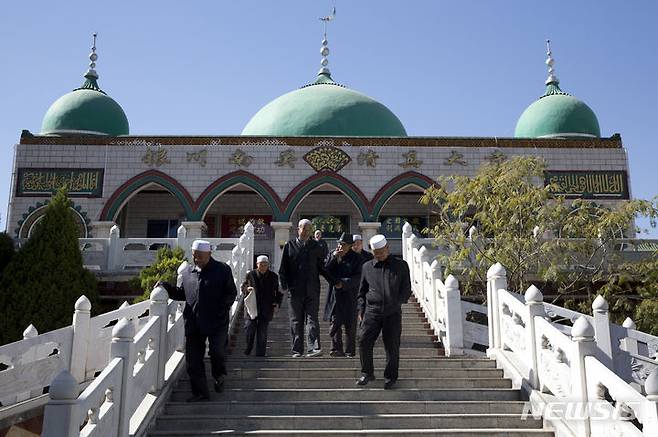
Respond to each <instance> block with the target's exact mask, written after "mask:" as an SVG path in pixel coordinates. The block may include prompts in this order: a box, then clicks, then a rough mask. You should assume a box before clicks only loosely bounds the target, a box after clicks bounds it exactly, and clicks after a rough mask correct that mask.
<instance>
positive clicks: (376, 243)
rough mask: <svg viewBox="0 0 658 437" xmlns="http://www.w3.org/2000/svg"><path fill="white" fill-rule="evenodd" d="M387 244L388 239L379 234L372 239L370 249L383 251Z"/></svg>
mask: <svg viewBox="0 0 658 437" xmlns="http://www.w3.org/2000/svg"><path fill="white" fill-rule="evenodd" d="M386 243H387V242H386V237H384V236H383V235H382V234H377V235H375V236H374V237H372V238H371V239H370V248H371V249H372V250H375V249H381V248H382V247H384V246H386Z"/></svg>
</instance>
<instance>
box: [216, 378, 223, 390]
mask: <svg viewBox="0 0 658 437" xmlns="http://www.w3.org/2000/svg"><path fill="white" fill-rule="evenodd" d="M215 391H216V392H217V393H221V392H223V391H224V378H223V377H222V378H221V379H216V380H215Z"/></svg>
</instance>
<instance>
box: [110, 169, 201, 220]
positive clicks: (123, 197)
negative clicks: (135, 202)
mask: <svg viewBox="0 0 658 437" xmlns="http://www.w3.org/2000/svg"><path fill="white" fill-rule="evenodd" d="M149 184H157V185H159V186H161V187H162V188H164V189H165V190H167V191H169V192H170V193H171V194H172V195H173V196H174V197H175V198H176V199H178V201H179V202H180V204H181V206H182V207H183V210H184V211H185V215H186V216H187V218H188V220H194V216H195V214H194V207H193V204H194V201H193V200H192V196H190V193H189V192H188V191H187V190H186V189H185V187H184V186H182V185H181V184H180V183H179V182H178V181H177V180H176V179H174V178H172V177H171V176H169V175H167V174H165V173H163V172H161V171H159V170H147V171H145V172H143V173H140V174H138V175H137V176H134V177H132V178H130V179H128V180H127V181H126V182H124V183H123V184H122V185H121V186H120V187H119V188H117V189H116V190H115V191H114V193H113V194H112V196H110V198H109V199H108V200H107V202H105V206H104V207H103V210H102V211H101V215H100V220H103V221H114V220H116V218H117V215H118V214H119V211H121V208H123V206H124V205H125V204H126V203H128V201H129V200H130V199H131V198H132V197H133V196H134V195H135V194H137V193H138V192H139V191H140V190H141V189H142V188H143V187H144V186H146V185H149Z"/></svg>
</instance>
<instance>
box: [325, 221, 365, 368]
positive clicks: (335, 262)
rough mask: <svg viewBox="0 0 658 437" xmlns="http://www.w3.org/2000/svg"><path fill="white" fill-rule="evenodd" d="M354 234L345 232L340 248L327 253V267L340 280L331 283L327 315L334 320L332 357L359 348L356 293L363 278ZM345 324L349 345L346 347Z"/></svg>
mask: <svg viewBox="0 0 658 437" xmlns="http://www.w3.org/2000/svg"><path fill="white" fill-rule="evenodd" d="M353 243H354V241H353V240H352V236H351V235H350V234H345V233H343V234H342V235H341V236H340V239H339V240H338V248H337V249H336V250H334V251H333V252H331V254H329V256H327V260H326V262H325V265H324V267H325V269H327V271H328V272H329V273H330V274H331V275H332V276H333V277H334V278H336V279H337V280H340V283H339V284H337V285H336V286H331V287H329V293H327V303H326V305H325V308H324V318H325V320H329V321H330V322H331V325H330V326H331V327H330V329H329V335H330V336H331V352H330V353H329V355H331V356H332V357H343V356H347V357H353V356H354V350H355V349H356V294H357V291H358V289H359V280H360V279H361V265H362V264H363V262H362V260H361V257H360V256H359V255H357V254H356V253H355V252H354V251H353V250H352V244H353ZM343 326H344V327H345V336H346V337H347V338H346V345H345V350H343Z"/></svg>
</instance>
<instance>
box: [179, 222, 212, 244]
mask: <svg viewBox="0 0 658 437" xmlns="http://www.w3.org/2000/svg"><path fill="white" fill-rule="evenodd" d="M181 226H183V227H184V228H185V230H186V231H187V234H186V237H187V238H189V239H191V240H193V239H196V238H201V237H203V234H204V233H205V232H206V230H207V226H206V223H205V222H203V221H198V222H181Z"/></svg>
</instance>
